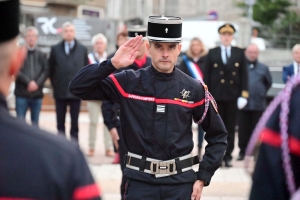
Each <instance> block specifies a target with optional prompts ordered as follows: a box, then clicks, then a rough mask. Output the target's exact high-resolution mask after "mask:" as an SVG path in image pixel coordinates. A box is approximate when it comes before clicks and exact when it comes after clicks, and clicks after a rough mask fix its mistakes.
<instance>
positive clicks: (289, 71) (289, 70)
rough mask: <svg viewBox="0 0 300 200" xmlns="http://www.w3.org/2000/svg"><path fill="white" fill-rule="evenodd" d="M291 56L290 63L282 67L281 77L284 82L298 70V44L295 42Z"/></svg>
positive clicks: (299, 46)
mask: <svg viewBox="0 0 300 200" xmlns="http://www.w3.org/2000/svg"><path fill="white" fill-rule="evenodd" d="M293 58H294V61H293V63H292V64H290V65H288V66H284V67H283V70H282V79H283V82H284V83H286V82H287V81H288V80H289V79H290V78H291V77H292V76H296V75H297V74H298V73H299V72H300V44H296V45H295V46H294V47H293Z"/></svg>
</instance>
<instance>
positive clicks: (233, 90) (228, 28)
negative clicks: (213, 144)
mask: <svg viewBox="0 0 300 200" xmlns="http://www.w3.org/2000/svg"><path fill="white" fill-rule="evenodd" d="M218 31H219V34H220V41H221V46H219V47H216V48H214V49H210V50H209V52H208V55H207V57H206V64H205V67H204V69H205V71H204V82H205V83H206V84H207V86H208V89H209V90H210V92H211V94H212V95H213V96H214V98H215V100H216V102H217V105H218V110H219V113H220V115H221V117H222V119H223V121H224V124H225V127H226V129H227V131H228V139H227V142H228V146H227V150H226V153H225V156H224V158H223V160H224V162H225V166H226V167H232V164H231V159H232V156H231V153H232V151H233V148H234V135H235V125H236V119H237V112H238V108H237V103H238V106H239V108H242V107H243V106H245V105H246V102H247V100H246V99H247V98H248V70H247V66H246V59H245V55H244V51H243V50H242V49H240V48H237V47H233V46H231V42H232V40H233V34H234V33H235V28H234V26H233V25H232V24H228V23H227V24H224V25H222V26H221V27H220V28H219V30H218Z"/></svg>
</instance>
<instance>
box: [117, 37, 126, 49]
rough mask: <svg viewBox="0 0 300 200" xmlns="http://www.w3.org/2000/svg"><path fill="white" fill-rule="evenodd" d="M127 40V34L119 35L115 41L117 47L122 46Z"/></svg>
mask: <svg viewBox="0 0 300 200" xmlns="http://www.w3.org/2000/svg"><path fill="white" fill-rule="evenodd" d="M127 40H128V37H127V36H123V35H120V36H119V38H118V41H117V45H118V47H120V46H122V45H123V44H124V43H125V42H127Z"/></svg>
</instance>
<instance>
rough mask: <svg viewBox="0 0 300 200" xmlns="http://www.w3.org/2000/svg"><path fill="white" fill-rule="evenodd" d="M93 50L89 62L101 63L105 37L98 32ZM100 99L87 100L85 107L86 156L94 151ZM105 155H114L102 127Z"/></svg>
mask: <svg viewBox="0 0 300 200" xmlns="http://www.w3.org/2000/svg"><path fill="white" fill-rule="evenodd" d="M92 45H93V52H92V53H89V54H88V58H89V64H94V63H101V62H103V61H104V60H106V59H107V52H106V47H107V38H106V37H105V36H104V35H103V34H102V33H99V34H97V35H95V36H93V38H92ZM101 104H102V101H87V109H88V112H89V118H90V125H89V152H88V156H93V155H94V152H95V142H96V136H97V126H98V119H99V114H100V112H101ZM103 134H104V147H105V155H106V156H109V157H113V156H114V152H113V151H112V150H111V148H112V139H111V137H110V135H109V132H108V130H107V128H106V127H103Z"/></svg>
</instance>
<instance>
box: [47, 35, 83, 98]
mask: <svg viewBox="0 0 300 200" xmlns="http://www.w3.org/2000/svg"><path fill="white" fill-rule="evenodd" d="M87 64H88V53H87V49H86V48H85V47H84V46H83V45H82V44H80V43H79V42H78V41H77V40H75V45H74V47H73V48H72V49H71V51H70V54H69V55H67V54H66V52H65V44H64V41H61V42H59V43H58V44H57V45H55V46H53V47H52V48H51V53H50V58H49V68H50V74H49V76H50V80H51V83H52V87H53V92H54V98H56V99H77V97H75V96H74V95H72V94H71V93H70V92H69V90H68V86H69V83H70V82H71V80H72V78H73V77H74V76H75V74H76V73H77V72H78V71H79V69H81V68H82V66H85V65H87Z"/></svg>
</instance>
